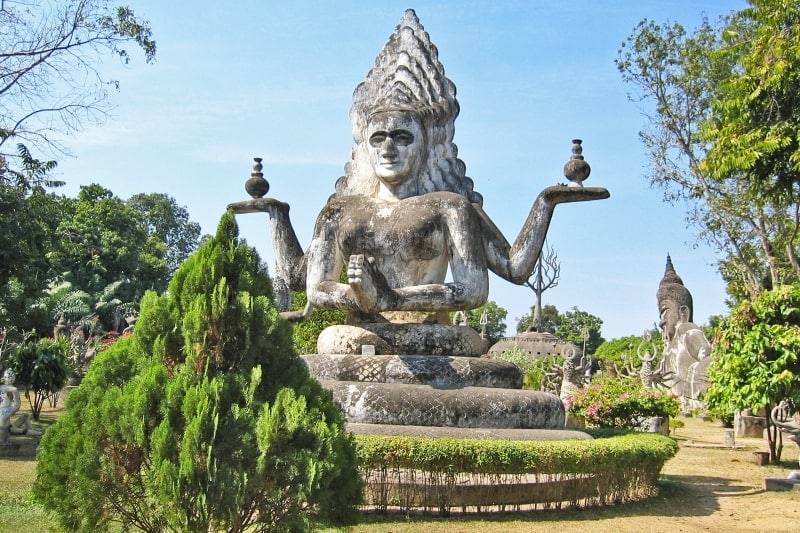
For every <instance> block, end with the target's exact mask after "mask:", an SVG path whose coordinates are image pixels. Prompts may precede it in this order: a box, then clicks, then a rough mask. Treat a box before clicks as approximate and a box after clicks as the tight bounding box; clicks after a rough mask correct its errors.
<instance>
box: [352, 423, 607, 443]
mask: <svg viewBox="0 0 800 533" xmlns="http://www.w3.org/2000/svg"><path fill="white" fill-rule="evenodd" d="M347 431H349V432H351V433H355V434H356V435H386V436H392V437H433V438H436V437H453V438H463V439H495V440H503V439H507V440H565V439H575V440H586V439H591V438H592V437H591V435H589V434H588V433H584V432H583V431H574V430H569V429H487V428H454V427H436V426H397V425H392V424H360V423H350V422H348V424H347Z"/></svg>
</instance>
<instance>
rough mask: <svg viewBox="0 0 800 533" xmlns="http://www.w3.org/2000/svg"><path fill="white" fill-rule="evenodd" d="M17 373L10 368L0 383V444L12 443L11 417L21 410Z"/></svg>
mask: <svg viewBox="0 0 800 533" xmlns="http://www.w3.org/2000/svg"><path fill="white" fill-rule="evenodd" d="M15 380H16V374H15V373H14V371H13V370H11V369H10V368H9V369H7V370H6V371H5V372H4V373H3V383H2V385H0V446H2V445H7V444H9V443H10V440H9V437H10V434H11V417H12V416H14V414H16V412H17V411H19V408H20V405H21V398H20V394H19V389H17V387H15V386H14V381H15Z"/></svg>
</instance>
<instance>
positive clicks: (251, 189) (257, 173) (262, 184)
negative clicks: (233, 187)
mask: <svg viewBox="0 0 800 533" xmlns="http://www.w3.org/2000/svg"><path fill="white" fill-rule="evenodd" d="M253 161H255V164H254V165H253V172H251V173H250V178H248V180H247V181H246V182H245V183H244V190H245V191H247V194H249V195H250V196H251V197H252V198H263V197H264V195H265V194H267V191H269V183H268V182H267V180H265V179H264V173H263V172H261V169H263V168H264V167H263V166H262V165H261V158H260V157H254V158H253Z"/></svg>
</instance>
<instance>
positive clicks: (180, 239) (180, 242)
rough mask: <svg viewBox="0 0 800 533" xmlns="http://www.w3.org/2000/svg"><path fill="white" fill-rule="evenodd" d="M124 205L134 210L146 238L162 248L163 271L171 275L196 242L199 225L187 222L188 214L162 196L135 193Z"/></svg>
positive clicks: (175, 203)
mask: <svg viewBox="0 0 800 533" xmlns="http://www.w3.org/2000/svg"><path fill="white" fill-rule="evenodd" d="M125 204H126V205H127V206H128V207H130V208H132V209H134V210H136V211H138V212H139V214H140V215H141V217H142V220H143V221H144V224H145V226H146V227H147V233H148V235H150V236H155V237H157V238H158V239H159V240H160V241H161V242H163V243H164V244H165V245H166V255H165V257H164V259H165V260H166V262H167V268H168V269H169V273H170V275H171V274H173V273H174V272H175V271H176V270H177V269H178V267H179V266H180V265H181V263H183V262H184V261H185V260H186V258H187V257H189V255H190V254H191V253H192V252H194V251H195V250H196V249H197V245H198V243H199V242H200V224H198V223H197V222H192V221H191V220H189V212H188V211H187V210H186V208H185V207H181V206H179V205H178V204H177V202H176V201H175V199H174V198H172V197H171V196H169V195H166V194H163V193H151V194H143V193H142V194H135V195H133V196H131V197H130V198H129V199H128V201H127V202H125Z"/></svg>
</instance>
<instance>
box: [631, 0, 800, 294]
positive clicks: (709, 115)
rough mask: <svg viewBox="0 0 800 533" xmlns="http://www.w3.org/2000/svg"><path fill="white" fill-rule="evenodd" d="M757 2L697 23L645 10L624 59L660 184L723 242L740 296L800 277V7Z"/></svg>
mask: <svg viewBox="0 0 800 533" xmlns="http://www.w3.org/2000/svg"><path fill="white" fill-rule="evenodd" d="M750 4H751V6H750V7H748V8H747V9H744V10H742V11H741V12H739V13H736V14H733V15H731V16H729V17H726V18H723V19H721V20H720V21H719V22H718V23H717V24H716V25H713V24H711V23H709V21H708V20H704V21H703V23H702V24H701V25H700V27H698V28H697V29H696V30H694V31H693V32H692V33H688V32H687V31H686V30H685V29H684V28H683V27H682V26H681V25H680V24H673V25H670V26H660V25H658V24H655V23H654V22H652V21H648V20H643V21H642V22H640V23H639V25H638V26H637V27H636V28H635V30H634V32H633V34H632V35H631V36H630V37H629V38H628V39H627V41H626V42H625V43H623V48H622V49H621V50H620V52H619V58H618V60H617V67H618V68H619V71H620V73H621V75H622V78H623V80H624V81H625V82H627V83H629V84H631V85H633V86H634V87H635V88H636V92H635V94H632V95H631V99H632V100H635V101H637V102H641V103H642V104H643V111H644V115H645V116H646V117H647V122H648V124H647V129H645V130H643V131H642V132H641V133H640V136H641V138H642V142H643V143H644V145H645V148H646V149H647V150H648V154H649V160H650V164H649V165H648V166H649V168H651V171H650V174H649V176H648V178H649V179H650V182H651V185H653V186H654V187H658V188H661V189H662V190H663V191H664V198H665V200H666V201H669V202H671V203H678V202H682V203H684V204H685V207H686V218H687V222H688V223H689V224H690V225H692V226H693V227H694V228H695V229H696V230H697V231H698V239H699V240H701V241H703V242H706V243H707V244H709V245H710V246H711V247H713V248H715V249H716V250H717V251H718V252H719V256H720V259H719V261H718V263H717V267H718V269H719V272H720V274H721V275H722V277H723V279H725V281H726V282H727V284H728V288H727V289H728V293H729V295H730V296H731V298H732V302H733V303H736V302H739V301H741V300H743V299H746V298H753V297H755V296H756V295H757V294H758V293H759V292H761V291H763V290H765V289H769V288H771V287H775V286H778V285H781V284H786V283H792V282H795V281H798V279H800V261H798V260H797V259H796V257H795V255H796V254H795V248H796V238H797V235H798V231H800V194H798V190H797V183H798V180H797V179H796V176H797V175H798V174H797V172H796V170H792V169H791V167H792V165H795V166H796V165H797V163H798V160H797V158H796V157H795V156H796V154H797V153H800V152H797V146H798V144H797V138H798V135H797V132H798V129H797V120H796V119H795V118H794V109H795V108H796V105H795V95H796V94H797V91H798V87H797V76H796V72H797V66H800V64H798V59H797V57H800V54H798V50H800V46H798V44H800V40H798V36H799V35H800V33H798V31H797V24H796V20H797V15H798V10H799V8H798V6H797V3H796V2H794V1H793V0H751V2H750ZM793 157H795V160H794V161H793V160H792V158H793ZM742 199H746V200H747V201H742Z"/></svg>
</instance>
